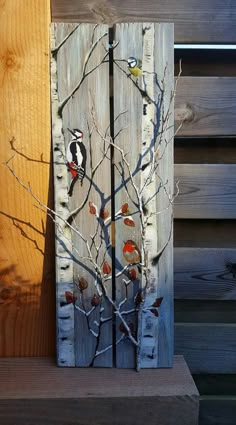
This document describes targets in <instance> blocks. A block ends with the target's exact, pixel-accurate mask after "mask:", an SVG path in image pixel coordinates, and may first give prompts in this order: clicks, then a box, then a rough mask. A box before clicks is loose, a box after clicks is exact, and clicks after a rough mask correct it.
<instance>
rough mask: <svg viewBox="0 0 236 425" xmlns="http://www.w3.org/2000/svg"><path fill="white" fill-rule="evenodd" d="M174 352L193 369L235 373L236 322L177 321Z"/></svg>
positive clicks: (196, 370)
mask: <svg viewBox="0 0 236 425" xmlns="http://www.w3.org/2000/svg"><path fill="white" fill-rule="evenodd" d="M175 353H176V354H181V355H183V356H184V358H185V359H186V362H187V364H188V366H189V368H190V370H191V373H235V370H236V324H231V323H230V324H229V323H228V324H225V323H224V324H220V323H217V324H214V323H205V324H198V323H188V324H187V323H176V324H175Z"/></svg>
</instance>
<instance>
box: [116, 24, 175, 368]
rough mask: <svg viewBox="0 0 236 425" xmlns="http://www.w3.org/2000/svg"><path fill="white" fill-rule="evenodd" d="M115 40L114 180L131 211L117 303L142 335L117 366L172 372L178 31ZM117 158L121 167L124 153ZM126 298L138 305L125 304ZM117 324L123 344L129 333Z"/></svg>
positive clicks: (138, 31) (120, 225)
mask: <svg viewBox="0 0 236 425" xmlns="http://www.w3.org/2000/svg"><path fill="white" fill-rule="evenodd" d="M115 41H116V42H119V44H118V45H117V47H115V49H114V63H115V65H114V117H115V137H116V143H117V145H118V146H119V148H121V149H122V150H123V152H124V153H125V158H123V165H124V167H123V169H122V172H121V168H119V167H117V168H116V174H115V191H116V206H117V207H116V210H117V211H118V210H119V208H121V206H122V205H123V206H125V205H126V206H127V209H128V210H127V211H126V212H125V214H124V218H122V219H118V220H117V221H116V258H117V264H116V272H117V275H118V276H119V278H118V279H117V280H116V282H117V284H116V296H117V302H118V303H120V305H121V312H122V313H121V314H122V315H125V316H128V317H129V320H128V322H129V326H130V327H131V328H132V329H137V328H138V343H139V348H138V349H137V347H135V345H134V344H133V345H132V344H131V342H130V340H128V339H127V338H126V339H124V340H123V341H121V343H119V344H118V345H117V351H116V361H117V365H119V367H130V366H132V365H133V364H134V361H135V356H137V362H138V364H139V367H149V368H150V367H164V366H165V367H167V366H171V365H172V356H173V354H172V351H173V345H172V344H173V333H172V331H173V311H172V310H173V301H172V300H173V289H172V285H173V277H172V268H173V265H172V205H171V202H172V195H173V165H172V164H173V156H172V150H173V127H174V123H173V119H174V117H173V90H174V87H173V83H174V81H173V26H172V25H171V24H167V25H166V24H149V23H145V24H117V25H116V31H115ZM130 57H131V59H132V58H136V59H137V62H139V60H141V62H142V69H141V71H140V70H139V69H138V63H137V66H136V67H135V69H134V70H133V74H132V71H131V72H130V69H129V68H127V59H128V58H130ZM115 159H116V161H115V162H116V163H119V161H121V162H122V158H121V157H120V151H117V150H116V152H115ZM154 168H155V172H153V170H154ZM124 183H125V184H124ZM125 216H127V217H125ZM127 245H129V246H130V250H131V252H132V247H133V252H134V253H135V252H136V254H137V256H138V257H139V256H141V257H142V262H143V263H144V266H143V269H142V270H140V267H137V264H135V263H136V262H139V261H137V260H136V261H135V258H134V257H135V256H134V257H133V254H132V255H130V258H131V260H132V261H131V260H130V263H131V265H130V266H129V269H128V270H129V272H130V273H131V274H133V278H132V279H131V282H129V283H128V285H127V279H126V280H125V279H124V278H125V276H124V274H123V275H122V274H121V271H122V269H123V267H127V262H129V261H127V255H126V250H128V247H127ZM132 263H133V264H132ZM137 291H138V292H137ZM126 293H127V294H128V296H129V300H130V294H131V295H132V302H130V301H129V302H125V299H126ZM162 300H163V301H162ZM140 301H141V302H140ZM160 304H161V305H160ZM157 306H158V307H160V309H157V308H155V307H157ZM137 310H139V313H138V315H139V319H138V323H137V321H136V322H135V313H136V312H137ZM158 315H159V317H158ZM119 319H120V318H117V332H118V342H119V335H122V331H123V329H122V328H123V326H122V324H121V322H120V320H119ZM120 329H122V330H121V331H120V332H119V330H120Z"/></svg>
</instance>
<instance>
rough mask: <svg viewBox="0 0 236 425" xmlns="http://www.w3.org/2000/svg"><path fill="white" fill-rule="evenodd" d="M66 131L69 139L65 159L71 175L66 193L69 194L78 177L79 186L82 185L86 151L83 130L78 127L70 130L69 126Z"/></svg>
mask: <svg viewBox="0 0 236 425" xmlns="http://www.w3.org/2000/svg"><path fill="white" fill-rule="evenodd" d="M68 131H69V132H70V134H71V141H70V142H69V144H68V147H67V152H66V159H67V163H68V167H69V170H70V172H71V176H72V180H71V183H70V187H69V190H68V194H69V196H71V195H72V192H73V188H74V184H75V182H76V181H77V180H78V179H79V180H80V183H81V186H82V185H83V179H84V176H85V172H86V160H87V152H86V148H85V146H84V144H83V137H84V134H83V132H82V131H81V130H78V129H74V130H73V131H72V130H70V129H69V128H68Z"/></svg>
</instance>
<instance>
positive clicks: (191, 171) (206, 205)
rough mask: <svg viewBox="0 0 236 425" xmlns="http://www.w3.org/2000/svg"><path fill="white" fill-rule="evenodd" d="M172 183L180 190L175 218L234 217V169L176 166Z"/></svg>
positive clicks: (235, 214)
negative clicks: (175, 181) (177, 185)
mask: <svg viewBox="0 0 236 425" xmlns="http://www.w3.org/2000/svg"><path fill="white" fill-rule="evenodd" d="M175 179H176V180H178V181H179V189H180V193H179V195H178V197H177V198H176V200H175V206H174V215H175V218H198V219H199V218H208V219H226V218H227V219H229V218H230V219H233V218H235V217H236V196H235V194H236V188H235V179H236V167H235V165H232V164H230V165H213V164H208V165H206V164H203V165H196V164H182V165H180V164H177V165H175Z"/></svg>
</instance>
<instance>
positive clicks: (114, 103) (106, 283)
mask: <svg viewBox="0 0 236 425" xmlns="http://www.w3.org/2000/svg"><path fill="white" fill-rule="evenodd" d="M108 37H109V38H108ZM108 40H109V45H108ZM52 41H53V49H52V117H53V152H54V183H55V191H56V195H55V209H56V215H55V223H56V231H57V242H56V249H57V252H56V258H57V264H56V266H57V314H58V352H59V357H58V363H59V364H60V365H65V366H73V365H75V366H85V367H86V366H106V367H108V366H110V367H111V366H113V365H116V366H117V367H137V369H140V368H144V367H146V368H147V367H148V368H150V367H152V368H157V367H170V366H172V361H173V273H172V269H173V261H172V260H173V259H172V254H173V248H172V228H173V226H172V221H173V220H172V217H173V213H172V203H173V138H174V113H173V107H174V76H173V75H174V73H173V69H174V65H173V62H174V60H173V59H174V58H173V45H174V44H173V25H172V24H150V23H145V24H121V25H119V24H118V25H116V27H115V31H114V33H113V44H112V40H111V33H110V35H109V34H108V27H107V26H105V25H90V24H54V25H53V28H52ZM108 46H109V47H108ZM134 56H135V57H134ZM136 58H137V59H136ZM139 58H141V59H142V70H141V69H139V68H138V66H139V65H138V61H139ZM133 62H135V64H136V65H135V64H134V66H133ZM127 64H128V67H127ZM111 76H113V80H111V81H110V82H109V79H110V77H111ZM138 77H140V78H138ZM138 80H139V81H138ZM112 81H113V83H112ZM112 84H113V87H112ZM113 115H114V116H113ZM113 133H114V134H113ZM127 148H128V149H127ZM67 168H68V170H67ZM67 171H68V172H67ZM113 200H114V201H113ZM112 268H113V270H112ZM113 354H114V357H113Z"/></svg>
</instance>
